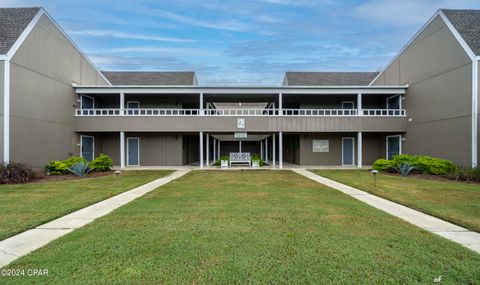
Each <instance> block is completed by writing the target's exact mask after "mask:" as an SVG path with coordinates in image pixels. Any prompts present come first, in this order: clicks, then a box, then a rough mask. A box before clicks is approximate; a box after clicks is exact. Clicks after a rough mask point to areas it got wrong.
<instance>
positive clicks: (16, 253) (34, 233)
mask: <svg viewBox="0 0 480 285" xmlns="http://www.w3.org/2000/svg"><path fill="white" fill-rule="evenodd" d="M188 172H190V170H178V171H175V172H173V173H171V174H170V175H167V176H165V177H162V178H160V179H157V180H154V181H152V182H149V183H147V184H144V185H142V186H139V187H137V188H134V189H132V190H129V191H127V192H123V193H121V194H118V195H116V196H114V197H111V198H109V199H106V200H103V201H101V202H98V203H96V204H93V205H91V206H88V207H86V208H83V209H81V210H78V211H76V212H73V213H71V214H68V215H66V216H63V217H61V218H58V219H56V220H53V221H51V222H48V223H46V224H43V225H41V226H38V227H36V228H34V229H31V230H28V231H25V232H23V233H21V234H18V235H16V236H13V237H10V238H7V239H5V240H3V241H0V267H3V266H5V265H7V264H9V263H10V262H12V261H14V260H15V259H17V258H19V257H21V256H24V255H26V254H28V253H30V252H32V251H34V250H37V249H39V248H41V247H43V246H45V245H46V244H48V243H49V242H51V241H52V240H54V239H57V238H59V237H61V236H64V235H66V234H68V233H70V232H72V231H73V230H75V229H78V228H81V227H83V226H85V225H86V224H89V223H91V222H93V221H94V220H95V219H97V218H100V217H103V216H105V215H106V214H108V213H110V212H112V211H113V210H115V209H117V208H119V207H121V206H123V205H125V204H127V203H129V202H131V201H133V200H135V199H136V198H138V197H140V196H143V195H145V194H146V193H148V192H150V191H152V190H154V189H156V188H158V187H160V186H162V185H164V184H167V183H168V182H170V181H172V180H174V179H177V178H179V177H181V176H183V175H185V174H187V173H188Z"/></svg>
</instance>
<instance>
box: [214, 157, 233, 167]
mask: <svg viewBox="0 0 480 285" xmlns="http://www.w3.org/2000/svg"><path fill="white" fill-rule="evenodd" d="M222 160H228V161H229V162H230V157H229V156H228V155H222V156H220V159H219V160H217V161H215V163H214V164H213V165H214V166H220V165H221V161H222Z"/></svg>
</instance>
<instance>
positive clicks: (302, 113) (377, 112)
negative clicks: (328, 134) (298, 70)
mask: <svg viewBox="0 0 480 285" xmlns="http://www.w3.org/2000/svg"><path fill="white" fill-rule="evenodd" d="M75 116H79V117H84V116H100V117H102V116H135V117H141V116H297V117H352V116H353V117H355V116H366V117H405V116H406V111H405V109H360V110H358V109H145V108H141V109H76V110H75Z"/></svg>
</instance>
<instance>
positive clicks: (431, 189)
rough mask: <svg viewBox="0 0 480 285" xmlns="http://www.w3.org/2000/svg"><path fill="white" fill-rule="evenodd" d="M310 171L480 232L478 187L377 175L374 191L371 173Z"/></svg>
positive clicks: (361, 171)
mask: <svg viewBox="0 0 480 285" xmlns="http://www.w3.org/2000/svg"><path fill="white" fill-rule="evenodd" d="M313 172H315V173H317V174H319V175H321V176H324V177H327V178H330V179H333V180H336V181H338V182H342V183H344V184H347V185H349V186H353V187H356V188H358V189H361V190H364V191H367V192H370V193H372V194H375V195H378V196H380V197H384V198H386V199H389V200H391V201H394V202H397V203H400V204H403V205H405V206H408V207H411V208H414V209H417V210H419V211H422V212H425V213H427V214H431V215H433V216H436V217H439V218H442V219H444V220H447V221H450V222H452V223H455V224H458V225H461V226H463V227H466V228H468V229H471V230H474V231H477V232H480V185H479V184H469V183H462V182H456V181H438V180H431V179H421V178H417V177H414V176H408V177H401V176H393V175H388V174H382V173H380V174H378V175H377V187H376V188H375V187H374V185H373V177H372V174H371V173H370V172H369V171H366V170H313Z"/></svg>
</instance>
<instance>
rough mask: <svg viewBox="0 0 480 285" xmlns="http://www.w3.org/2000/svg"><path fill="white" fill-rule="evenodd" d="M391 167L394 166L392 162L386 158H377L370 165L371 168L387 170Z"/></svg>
mask: <svg viewBox="0 0 480 285" xmlns="http://www.w3.org/2000/svg"><path fill="white" fill-rule="evenodd" d="M393 167H395V164H394V162H393V161H391V160H386V159H377V160H376V161H375V162H374V163H373V165H372V168H373V169H375V170H378V171H388V170H389V169H391V168H393Z"/></svg>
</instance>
